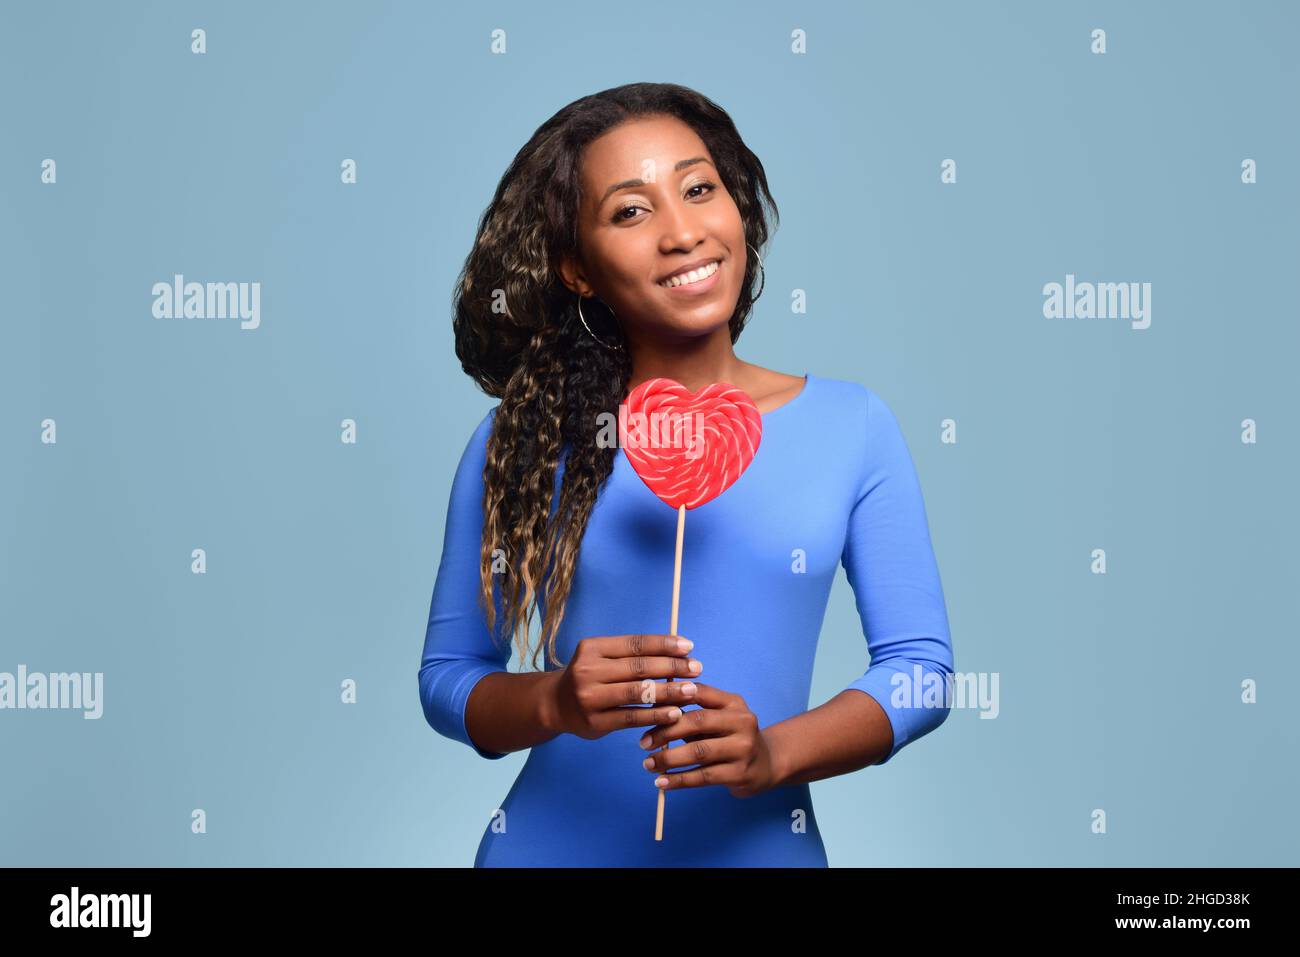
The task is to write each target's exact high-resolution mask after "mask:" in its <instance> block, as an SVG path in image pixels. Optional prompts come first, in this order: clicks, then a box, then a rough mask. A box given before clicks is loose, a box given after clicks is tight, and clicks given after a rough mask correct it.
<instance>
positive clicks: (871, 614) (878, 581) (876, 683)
mask: <svg viewBox="0 0 1300 957" xmlns="http://www.w3.org/2000/svg"><path fill="white" fill-rule="evenodd" d="M866 429H867V442H866V455H865V461H864V464H863V471H862V484H861V486H860V487H859V489H858V493H857V498H856V501H855V504H854V506H853V510H852V512H851V514H850V517H849V528H848V534H847V536H846V538H845V542H844V552H843V554H842V556H841V560H842V562H843V563H844V568H845V571H846V572H847V574H848V580H849V584H850V585H851V586H852V588H853V592H854V596H855V600H856V603H857V608H858V615H859V617H860V618H861V621H862V629H863V633H864V634H865V636H866V639H867V648H868V651H869V652H870V655H871V663H870V666H869V667H868V668H867V671H866V673H865V674H863V675H862V676H861V677H859V678H857V679H855V680H854V681H853V682H851V683H850V684H849V686H848V687H847V688H845V689H844V690H843V691H841V692H840V693H839V694H838V695H836V696H835V697H834V698H832V699H831V700H830V701H828V702H826V703H825V704H824V705H822V706H821V707H819V708H815V709H813V710H811V711H807V712H804V713H803V714H800V715H796V716H794V717H793V718H790V719H788V720H786V721H782V722H779V723H777V724H775V725H772V726H771V727H769V728H765V729H764V730H763V735H764V737H765V738H767V740H768V746H769V750H770V751H771V754H772V760H773V765H774V771H775V773H776V776H777V784H778V785H785V784H802V783H806V782H809V781H816V780H820V779H821V778H826V777H831V776H833V775H836V774H845V773H848V772H850V771H856V770H858V769H859V768H863V767H866V766H868V765H871V764H884V763H885V762H886V761H888V760H889V759H890V758H892V757H893V756H894V755H895V754H897V753H898V751H899V749H901V748H902V747H903V746H904V745H906V744H908V743H909V742H912V741H915V740H916V739H917V738H919V737H921V736H922V735H925V734H928V733H929V732H930V731H933V730H934V729H935V728H937V727H938V726H939V725H940V724H942V723H943V721H944V719H945V718H947V717H948V710H949V701H948V696H947V694H946V690H947V687H948V684H947V678H946V675H948V674H949V673H951V671H952V668H953V654H952V639H951V636H950V634H949V629H948V614H947V609H946V607H945V604H944V599H943V589H942V586H941V584H940V580H939V569H938V565H937V563H936V562H935V558H934V550H933V548H932V546H931V542H930V531H929V523H928V521H927V519H926V513H925V504H924V501H923V499H922V496H921V485H920V482H919V480H918V478H917V474H916V468H915V465H914V464H913V462H912V457H911V454H910V453H909V451H908V448H907V443H906V441H905V440H904V438H903V433H902V430H901V429H900V428H899V426H898V421H897V419H895V417H894V415H893V413H892V411H890V409H889V407H888V406H887V405H886V404H885V403H884V401H883V400H882V399H880V397H879V396H877V395H875V394H874V393H872V392H870V391H868V393H867V397H866ZM917 674H919V675H921V679H920V683H919V687H918V688H916V689H914V688H913V684H914V683H916V675H917ZM899 676H903V678H905V679H906V680H905V681H904V680H902V679H900V678H899ZM936 689H937V690H936ZM936 698H937V701H936ZM916 702H922V704H921V705H919V706H918V705H917V704H916Z"/></svg>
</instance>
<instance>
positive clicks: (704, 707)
mask: <svg viewBox="0 0 1300 957" xmlns="http://www.w3.org/2000/svg"><path fill="white" fill-rule="evenodd" d="M691 683H692V684H694V685H695V687H696V692H695V696H694V699H693V701H694V703H696V704H699V705H700V707H699V708H692V709H691V710H689V711H685V710H683V711H682V716H681V717H680V718H678V719H677V720H676V721H674V722H673V723H672V724H661V725H656V726H655V727H654V728H652V729H651V730H650V731H649V732H648V733H647V734H646V735H645V736H644V737H642V738H641V746H642V747H643V748H648V749H654V748H663V746H664V745H665V744H667V743H668V742H669V741H676V740H678V739H680V740H681V741H683V742H684V743H683V744H679V745H674V746H673V747H671V748H663V750H660V751H655V753H654V754H652V755H650V757H649V758H647V759H646V760H647V764H646V769H647V770H649V771H651V772H653V773H655V774H658V775H660V776H659V777H658V778H656V780H655V784H656V786H657V787H660V788H663V789H664V790H674V789H676V788H697V787H705V786H707V785H710V784H724V785H726V787H727V789H728V790H729V791H730V792H731V793H732V796H734V797H739V798H746V797H754V796H755V795H757V794H762V793H763V792H764V791H767V790H769V789H771V788H772V787H774V786H775V785H776V772H775V769H774V767H773V760H772V753H771V750H770V749H769V747H768V741H767V738H765V737H764V736H763V731H762V729H761V728H759V726H758V716H757V715H755V714H754V712H752V711H750V710H749V706H748V705H747V704H745V699H744V698H742V697H741V696H740V695H738V694H732V693H731V692H729V691H723V690H722V689H721V688H715V687H713V686H712V685H706V684H701V683H700V682H698V681H692V682H691ZM687 765H699V767H694V768H691V770H689V771H674V770H673V769H674V768H682V767H686V766H687Z"/></svg>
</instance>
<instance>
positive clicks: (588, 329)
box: [578, 293, 623, 352]
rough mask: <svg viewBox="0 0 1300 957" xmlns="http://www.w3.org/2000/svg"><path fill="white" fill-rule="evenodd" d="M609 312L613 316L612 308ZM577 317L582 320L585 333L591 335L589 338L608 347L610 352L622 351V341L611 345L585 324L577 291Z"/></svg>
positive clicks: (580, 299)
mask: <svg viewBox="0 0 1300 957" xmlns="http://www.w3.org/2000/svg"><path fill="white" fill-rule="evenodd" d="M605 308H606V309H609V306H606V307H605ZM609 314H610V315H611V316H613V315H614V310H613V309H609ZM614 318H615V319H616V320H617V318H618V317H617V316H614ZM578 319H579V320H580V321H581V322H582V328H584V329H586V330H587V335H589V336H591V338H593V339H595V340H596V341H597V342H599V343H600V344H601V345H602V346H604V347H605V348H606V349H608V350H609V351H610V352H622V351H623V344H622V343H619V344H618V345H616V346H611V345H610V344H609V343H608V342H606V341H605V340H604V339H601V338H600V337H599V336H597V335H596V334H595V333H594V332H592V331H591V326H589V325H587V320H586V319H584V318H583V315H582V293H578Z"/></svg>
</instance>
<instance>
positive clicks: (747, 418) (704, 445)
mask: <svg viewBox="0 0 1300 957" xmlns="http://www.w3.org/2000/svg"><path fill="white" fill-rule="evenodd" d="M618 433H619V444H620V445H621V446H622V448H623V454H624V455H626V456H627V459H628V461H629V462H630V463H631V465H632V467H633V468H634V469H635V470H636V474H637V475H639V476H640V477H641V480H642V481H643V482H645V484H646V485H647V486H649V488H650V491H652V492H654V494H655V495H657V496H658V497H659V498H660V499H662V500H663V501H664V502H665V503H667V504H668V505H670V506H672V507H673V508H674V509H678V508H681V507H683V506H684V507H686V508H688V509H692V508H698V507H699V506H701V505H704V504H705V503H706V502H710V501H712V500H713V499H715V498H717V497H718V496H719V495H721V494H722V493H723V492H725V491H726V490H727V489H728V488H730V487H731V486H732V485H733V484H734V483H735V481H736V480H737V479H738V478H740V476H741V474H742V473H743V472H744V471H745V469H747V468H748V467H749V463H750V462H752V461H753V460H754V453H756V452H757V451H758V444H759V441H760V440H761V438H762V435H763V417H762V414H761V413H760V412H759V411H758V406H756V405H754V401H753V400H752V399H751V398H750V397H749V395H748V394H746V393H745V391H744V390H743V389H739V388H737V387H736V386H734V385H731V384H730V383H727V382H715V383H713V384H712V385H707V386H705V387H704V388H703V389H701V390H700V391H699V392H695V393H692V392H690V391H689V390H688V389H687V388H686V387H685V386H684V385H682V384H681V383H680V382H677V381H675V380H673V379H665V378H658V379H647V380H646V381H645V382H642V383H641V384H640V385H639V386H637V387H636V388H635V389H633V390H632V392H631V393H630V394H629V395H628V397H627V400H626V401H625V402H624V403H623V406H622V408H620V410H619V417H618Z"/></svg>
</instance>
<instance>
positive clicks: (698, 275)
mask: <svg viewBox="0 0 1300 957" xmlns="http://www.w3.org/2000/svg"><path fill="white" fill-rule="evenodd" d="M717 271H718V262H717V260H714V261H713V262H711V263H709V264H708V265H707V266H701V267H700V268H699V269H692V270H691V271H690V272H688V273H683V274H682V275H680V276H673V277H672V278H671V279H666V280H664V281H663V282H661V283H660V284H659V285H661V286H663V287H664V288H665V289H672V288H673V287H674V286H687V285H690V284H691V283H693V282H699V281H700V280H701V279H708V278H709V277H710V276H712V275H713V274H714V273H715V272H717Z"/></svg>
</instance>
